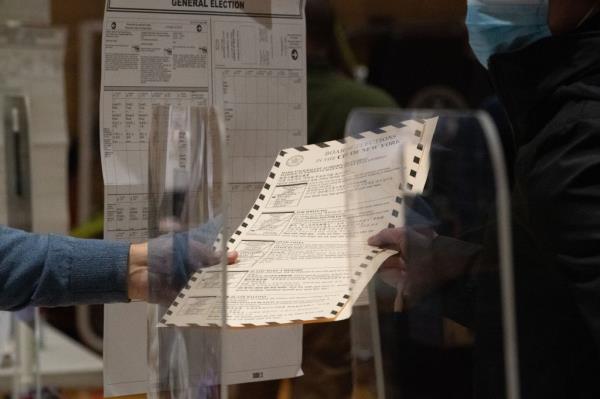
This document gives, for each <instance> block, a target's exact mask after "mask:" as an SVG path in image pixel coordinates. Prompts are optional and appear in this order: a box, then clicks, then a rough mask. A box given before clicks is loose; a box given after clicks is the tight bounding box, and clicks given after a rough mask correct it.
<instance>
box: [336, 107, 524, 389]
mask: <svg viewBox="0 0 600 399" xmlns="http://www.w3.org/2000/svg"><path fill="white" fill-rule="evenodd" d="M364 132H367V133H364ZM373 136H376V137H380V139H379V140H377V141H376V142H375V145H374V146H373V148H375V147H377V146H379V147H381V146H387V147H388V148H389V151H390V152H393V157H396V158H397V159H400V160H401V162H400V164H401V166H400V167H399V168H397V170H396V173H397V175H398V176H397V177H396V178H394V179H390V183H389V185H388V188H389V189H390V190H395V192H396V194H395V200H394V204H393V206H392V208H391V209H389V210H388V213H389V214H388V216H387V217H388V222H387V226H386V227H385V228H384V229H382V230H381V231H379V232H376V233H375V234H373V236H372V237H371V238H370V239H369V240H368V242H369V244H371V245H372V246H373V247H374V249H373V255H372V257H374V258H375V259H376V258H377V257H378V256H380V255H379V254H378V252H377V251H381V250H388V251H389V250H392V251H394V253H395V254H394V255H393V256H390V257H388V258H386V260H385V261H384V262H383V263H382V264H381V266H379V268H378V270H377V272H376V274H375V276H374V277H373V279H372V280H371V282H370V284H369V287H368V289H366V290H365V292H364V293H363V298H364V300H363V301H359V302H358V303H357V304H356V305H355V307H354V311H353V316H352V319H351V323H352V328H351V331H352V342H353V352H352V354H353V358H354V364H355V365H362V368H357V369H355V373H354V382H355V392H356V389H357V387H358V389H361V388H360V387H361V386H362V387H363V388H362V390H367V391H368V392H369V394H370V395H371V397H377V398H403V399H404V398H448V397H456V398H469V397H476V398H511V399H513V398H518V397H519V396H518V395H519V389H518V386H519V381H518V364H517V347H516V325H515V323H516V322H515V309H514V287H513V276H512V273H513V270H512V255H511V239H510V222H509V212H510V211H509V209H510V205H509V199H508V194H507V193H508V184H507V181H506V172H505V167H504V163H503V155H502V148H501V146H500V143H499V140H498V137H497V133H496V131H495V128H494V125H493V123H492V121H491V120H490V119H489V117H488V116H487V115H485V114H482V113H456V112H446V111H399V110H389V111H385V110H383V111H382V110H368V109H364V110H356V111H354V112H353V114H352V115H351V117H350V118H349V121H348V125H347V138H346V141H347V142H356V143H360V141H362V140H364V138H365V137H366V138H369V137H373ZM398 142H401V143H403V144H402V146H401V150H399V148H400V147H399V146H398V145H396V144H395V143H398ZM357 145H358V149H359V150H361V148H360V145H359V144H357ZM365 154H366V155H365V156H366V157H367V159H368V151H367V152H365ZM395 165H396V164H393V165H392V166H390V167H397V166H395ZM384 167H385V166H384V165H382V168H384ZM348 176H349V178H350V179H351V180H354V179H356V178H360V179H362V187H363V189H360V190H349V191H348V193H347V209H356V208H358V207H360V206H361V204H362V205H363V206H365V207H372V205H373V204H376V203H377V201H378V200H379V198H382V197H383V196H382V195H380V194H382V193H383V192H380V193H378V192H377V190H373V189H370V188H369V184H368V180H369V179H373V186H375V185H376V179H377V178H379V176H381V172H379V173H377V174H374V175H372V176H361V175H357V174H348ZM398 180H400V181H401V183H400V184H399V186H397V182H398ZM365 182H367V183H365ZM350 183H351V181H349V182H348V184H350ZM379 190H380V191H381V189H379ZM373 209H375V208H373ZM377 217H379V216H378V215H375V214H374V215H373V219H376V218H377ZM350 229H351V230H354V232H351V233H349V236H354V237H360V238H361V239H362V238H363V237H362V235H361V233H362V232H363V231H364V223H363V224H359V225H357V226H353V225H350ZM363 244H364V243H359V244H357V243H356V242H354V240H348V245H349V246H351V247H352V248H356V247H357V245H363ZM349 251H351V249H349ZM367 259H368V258H367ZM365 263H367V262H365ZM365 268H367V265H365ZM367 270H368V269H367ZM360 272H361V270H360V269H358V270H357V271H356V273H355V274H357V276H359V274H358V273H360ZM354 278H355V277H353V279H354ZM353 295H357V296H358V293H353Z"/></svg>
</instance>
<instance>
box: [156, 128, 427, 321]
mask: <svg viewBox="0 0 600 399" xmlns="http://www.w3.org/2000/svg"><path fill="white" fill-rule="evenodd" d="M436 124H437V118H434V119H429V120H422V121H407V122H404V123H403V124H402V125H400V126H397V127H395V126H388V127H385V128H382V129H381V130H380V131H379V132H378V133H375V132H365V133H363V134H361V135H359V136H356V137H353V138H347V139H345V140H339V141H331V142H327V143H322V144H316V145H309V146H304V147H298V148H292V149H287V150H284V151H281V153H280V154H279V156H278V157H277V160H276V162H275V164H274V166H273V168H272V170H271V172H270V173H269V176H268V178H267V181H266V183H265V184H264V186H263V189H262V191H261V193H260V195H259V196H258V199H257V200H256V202H255V204H254V205H253V207H252V209H251V210H250V212H249V214H248V215H247V217H246V219H245V220H244V222H243V223H242V224H241V225H240V226H239V228H238V229H237V230H236V231H235V233H234V234H233V235H232V237H231V238H230V240H229V249H231V250H236V251H238V252H239V254H240V261H239V262H238V263H237V264H235V265H232V266H229V268H228V279H227V280H228V283H227V284H228V297H227V324H228V325H229V326H231V327H255V326H267V325H279V324H290V323H310V322H319V321H334V320H342V319H345V318H348V317H349V316H350V314H351V312H350V310H351V307H352V305H353V303H354V301H355V300H356V299H357V297H358V295H359V294H360V293H361V292H362V290H363V289H364V288H365V287H366V285H367V284H368V282H369V280H370V279H371V278H372V277H373V275H374V274H375V272H376V271H377V269H378V268H379V266H380V265H381V264H382V263H383V262H384V261H385V260H386V259H387V258H388V257H390V256H392V255H394V254H396V252H394V251H391V250H381V249H378V248H375V247H370V246H368V245H367V244H366V242H367V238H368V237H370V236H371V235H373V234H375V233H377V232H379V231H380V230H382V229H384V228H386V227H398V226H402V225H403V224H404V215H403V212H402V201H403V194H402V193H403V192H407V191H410V192H414V193H418V192H421V191H422V190H423V188H424V186H425V183H426V180H427V174H428V171H429V161H428V154H429V150H430V147H431V142H432V138H433V134H434V132H435V127H436ZM402 186H404V187H402ZM349 243H350V245H349ZM220 271H221V269H220V267H218V266H217V267H212V268H207V269H203V270H200V271H198V272H197V273H195V274H194V275H193V277H192V278H191V280H190V281H189V283H188V285H187V286H186V287H185V288H184V289H183V290H182V292H181V293H180V294H179V296H178V298H177V299H176V300H175V301H174V302H173V304H172V306H171V307H170V308H169V310H168V311H167V313H166V315H165V316H164V318H163V320H162V321H161V324H162V325H165V326H180V327H182V326H183V327H185V326H218V325H220V324H221V309H222V307H221V296H220V293H221V273H220Z"/></svg>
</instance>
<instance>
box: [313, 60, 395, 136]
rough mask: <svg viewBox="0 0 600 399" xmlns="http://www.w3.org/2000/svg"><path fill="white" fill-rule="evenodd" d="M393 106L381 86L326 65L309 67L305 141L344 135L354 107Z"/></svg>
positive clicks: (391, 99)
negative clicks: (347, 75) (359, 79)
mask: <svg viewBox="0 0 600 399" xmlns="http://www.w3.org/2000/svg"><path fill="white" fill-rule="evenodd" d="M361 107H369V108H371V107H373V108H378V107H379V108H395V107H397V104H396V102H395V101H394V99H393V98H392V97H390V96H389V95H388V94H387V93H385V92H384V91H383V90H381V89H378V88H376V87H373V86H369V85H366V84H362V83H359V82H356V81H354V80H352V79H349V78H347V77H345V76H344V75H342V74H341V73H338V72H337V71H336V70H335V69H334V68H332V67H329V66H310V67H309V69H308V143H309V144H312V143H320V142H323V141H330V140H337V139H340V138H343V137H344V128H345V126H346V120H347V118H348V116H349V115H350V112H352V110H353V109H355V108H361Z"/></svg>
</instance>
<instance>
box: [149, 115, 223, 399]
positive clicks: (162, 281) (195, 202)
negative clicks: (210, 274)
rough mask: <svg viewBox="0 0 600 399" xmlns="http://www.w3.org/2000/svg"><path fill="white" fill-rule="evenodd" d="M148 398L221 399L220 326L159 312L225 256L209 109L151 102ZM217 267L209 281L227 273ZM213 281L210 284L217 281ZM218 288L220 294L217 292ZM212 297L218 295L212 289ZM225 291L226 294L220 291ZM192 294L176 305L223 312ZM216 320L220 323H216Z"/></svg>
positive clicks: (218, 127)
mask: <svg viewBox="0 0 600 399" xmlns="http://www.w3.org/2000/svg"><path fill="white" fill-rule="evenodd" d="M149 143H150V145H149V158H148V159H149V162H148V164H149V171H148V176H149V181H148V185H149V188H150V190H149V191H150V193H152V194H151V199H150V215H149V217H148V220H149V226H148V229H149V232H150V237H151V239H150V241H149V245H148V252H149V266H150V273H149V293H148V297H149V301H150V302H151V303H153V304H155V305H154V306H151V307H150V311H149V317H148V323H149V324H148V334H149V335H148V338H149V339H148V345H149V347H148V362H149V369H150V376H149V391H148V393H149V397H155V398H158V397H161V398H162V397H168V398H203V399H211V398H220V397H222V395H221V389H222V387H223V385H222V328H221V327H220V326H219V323H215V324H214V325H213V326H210V327H195V326H180V327H165V326H164V325H163V323H164V318H165V316H167V314H172V313H173V311H172V310H170V307H171V306H172V305H173V303H174V302H176V299H177V297H178V295H179V293H180V291H181V290H182V289H184V288H185V287H186V285H187V284H188V280H189V279H190V277H192V275H193V273H194V272H196V271H197V270H200V269H202V268H207V267H211V266H215V265H221V264H223V263H224V262H225V260H226V251H225V240H223V239H222V237H227V236H228V235H227V233H226V232H225V231H224V229H225V221H226V220H227V216H226V212H227V206H226V202H225V200H224V198H225V197H224V194H223V189H224V187H225V182H224V179H225V173H223V159H225V156H224V154H223V152H224V151H225V146H224V133H223V129H222V123H221V120H220V115H219V113H218V112H217V111H216V110H215V109H214V108H202V107H178V106H157V107H155V108H154V109H153V119H152V129H151V136H150V138H149ZM221 270H223V273H220V272H217V273H215V276H214V278H215V284H216V285H219V286H220V287H226V284H222V285H221V284H217V283H219V282H225V281H226V275H225V274H224V270H225V269H224V268H223V269H221ZM216 285H215V286H216ZM219 294H221V293H219ZM215 296H217V295H216V294H215ZM219 296H221V297H222V298H225V297H226V296H225V295H219ZM213 299H214V298H197V299H195V301H194V305H193V306H186V307H184V308H182V309H181V310H178V311H179V312H182V314H188V315H194V313H195V312H198V313H199V312H201V311H203V310H206V308H207V307H210V308H211V313H214V314H216V318H217V319H220V320H221V319H222V318H223V317H224V309H225V301H223V302H216V301H214V300H213ZM221 325H222V324H221Z"/></svg>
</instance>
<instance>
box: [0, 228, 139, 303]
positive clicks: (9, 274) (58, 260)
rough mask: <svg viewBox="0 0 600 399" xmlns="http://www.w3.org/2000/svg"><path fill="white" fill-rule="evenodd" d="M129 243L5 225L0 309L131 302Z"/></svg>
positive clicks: (0, 245) (0, 234) (0, 239)
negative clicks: (128, 273)
mask: <svg viewBox="0 0 600 399" xmlns="http://www.w3.org/2000/svg"><path fill="white" fill-rule="evenodd" d="M128 257H129V244H127V243H119V242H110V241H102V240H81V239H75V238H70V237H61V236H54V235H41V234H30V233H25V232H22V231H19V230H14V229H10V228H7V227H4V226H0V310H17V309H20V308H23V307H26V306H30V305H33V306H68V305H73V304H87V303H109V302H127V301H128V300H129V299H128V296H127V267H128V266H127V265H128Z"/></svg>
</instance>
